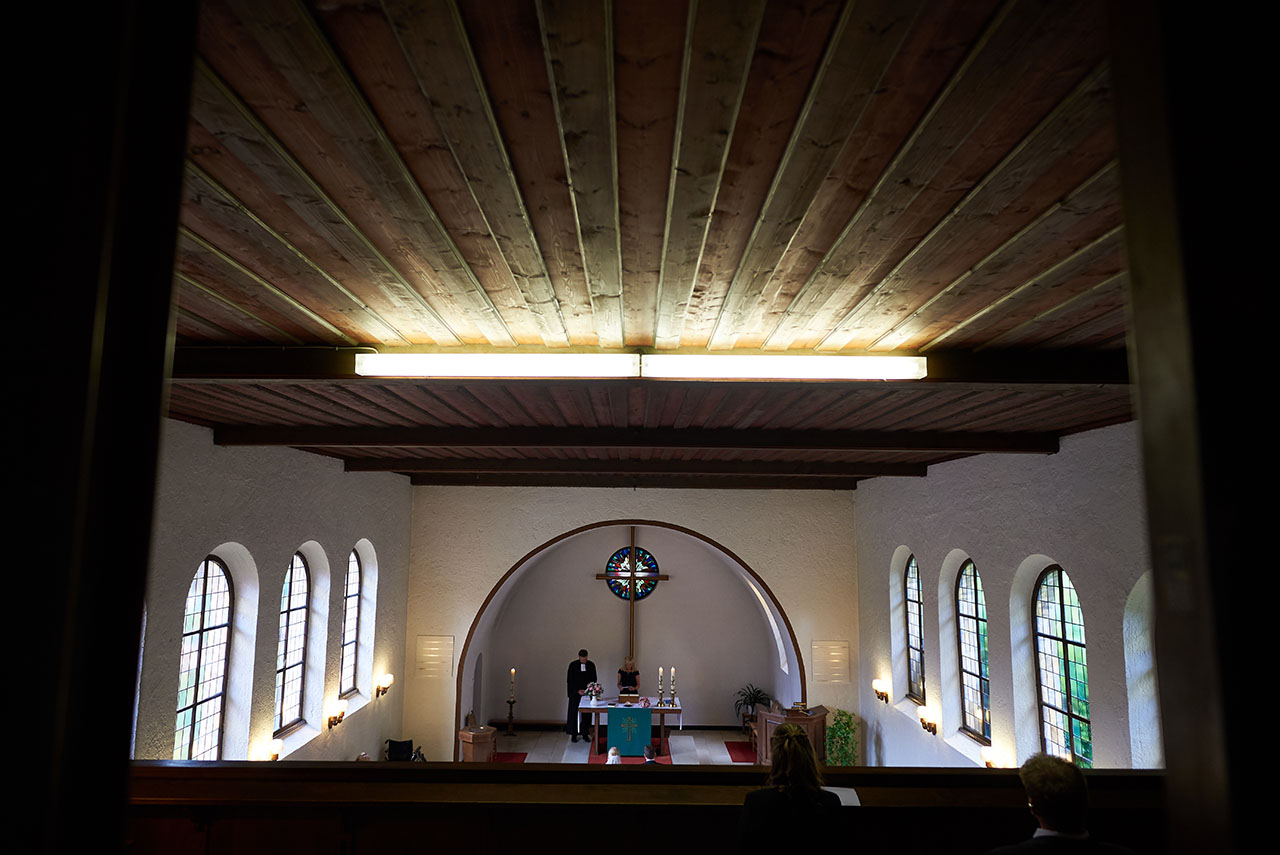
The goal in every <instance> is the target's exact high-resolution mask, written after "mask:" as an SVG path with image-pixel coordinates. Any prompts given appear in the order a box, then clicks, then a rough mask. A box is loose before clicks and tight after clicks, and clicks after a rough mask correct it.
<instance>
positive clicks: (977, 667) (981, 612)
mask: <svg viewBox="0 0 1280 855" xmlns="http://www.w3.org/2000/svg"><path fill="white" fill-rule="evenodd" d="M956 632H957V633H958V634H959V636H960V638H959V641H960V644H959V648H960V687H961V695H962V697H961V700H962V701H963V704H962V706H963V707H964V716H963V723H962V724H961V729H962V730H964V732H965V733H967V734H969V735H970V736H972V737H973V738H975V739H977V740H978V741H979V742H982V743H984V744H986V745H990V744H991V672H990V670H989V669H988V667H987V599H986V597H984V596H983V595H982V577H981V576H979V575H978V568H977V567H974V566H973V562H972V561H965V562H964V565H963V566H962V567H961V568H960V575H959V576H957V577H956Z"/></svg>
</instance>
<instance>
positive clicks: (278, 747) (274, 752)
mask: <svg viewBox="0 0 1280 855" xmlns="http://www.w3.org/2000/svg"><path fill="white" fill-rule="evenodd" d="M283 753H284V740H283V739H273V740H271V759H272V760H279V759H280V755H281V754H283Z"/></svg>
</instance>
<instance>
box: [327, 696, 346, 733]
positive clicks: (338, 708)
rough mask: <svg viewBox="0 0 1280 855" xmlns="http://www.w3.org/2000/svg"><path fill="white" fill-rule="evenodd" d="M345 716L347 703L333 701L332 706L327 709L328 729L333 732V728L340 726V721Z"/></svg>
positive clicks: (339, 700)
mask: <svg viewBox="0 0 1280 855" xmlns="http://www.w3.org/2000/svg"><path fill="white" fill-rule="evenodd" d="M346 715H347V702H346V701H345V700H343V699H341V698H339V699H338V700H336V701H334V702H333V705H332V706H331V707H329V729H330V730H333V729H334V728H335V727H337V726H338V725H340V724H342V720H343V719H344V718H345V717H346Z"/></svg>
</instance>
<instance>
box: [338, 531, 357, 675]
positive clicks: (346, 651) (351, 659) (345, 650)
mask: <svg viewBox="0 0 1280 855" xmlns="http://www.w3.org/2000/svg"><path fill="white" fill-rule="evenodd" d="M343 590H344V594H343V598H342V668H341V672H340V673H341V675H342V676H341V679H340V680H339V681H338V693H339V695H340V696H343V697H345V696H347V695H349V694H351V693H353V692H354V691H355V690H356V642H357V641H358V640H359V638H360V556H359V555H357V554H356V551H355V550H354V549H353V550H351V555H350V556H349V557H348V558H347V584H346V587H345V588H344V589H343Z"/></svg>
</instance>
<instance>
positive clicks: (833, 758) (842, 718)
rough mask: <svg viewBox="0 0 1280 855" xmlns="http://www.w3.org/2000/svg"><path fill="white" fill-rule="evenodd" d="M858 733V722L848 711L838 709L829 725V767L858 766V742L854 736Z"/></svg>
mask: <svg viewBox="0 0 1280 855" xmlns="http://www.w3.org/2000/svg"><path fill="white" fill-rule="evenodd" d="M857 731H858V720H857V719H855V718H854V717H853V713H851V712H849V711H848V710H841V709H838V710H836V711H835V712H834V713H833V714H832V720H831V723H830V724H828V725H827V765H828V766H856V765H857V763H858V742H857V740H856V739H854V734H855V733H857Z"/></svg>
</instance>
